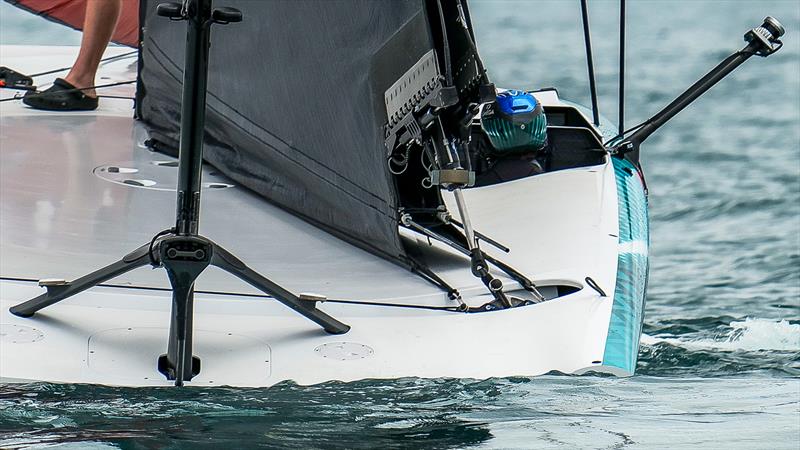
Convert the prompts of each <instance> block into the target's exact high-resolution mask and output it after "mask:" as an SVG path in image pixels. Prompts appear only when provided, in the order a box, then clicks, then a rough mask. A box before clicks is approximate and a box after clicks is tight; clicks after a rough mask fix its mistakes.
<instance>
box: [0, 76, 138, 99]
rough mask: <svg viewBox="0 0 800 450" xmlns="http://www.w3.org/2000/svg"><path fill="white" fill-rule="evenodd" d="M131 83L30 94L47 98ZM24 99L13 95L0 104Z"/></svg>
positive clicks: (122, 82) (21, 96)
mask: <svg viewBox="0 0 800 450" xmlns="http://www.w3.org/2000/svg"><path fill="white" fill-rule="evenodd" d="M133 83H136V80H130V81H120V82H117V83H109V84H98V85H96V86H89V87H85V88H74V89H62V90H60V91H55V92H45V91H42V92H38V93H36V94H32V95H36V96H37V97H48V96H52V95H57V94H63V93H65V92H76V91H88V90H89V89H102V88H110V87H114V86H122V85H124V84H133ZM24 97H25V96H24V95H15V96H13V97H9V98H4V99H2V100H0V103H1V102H10V101H12V100H22V99H23V98H24Z"/></svg>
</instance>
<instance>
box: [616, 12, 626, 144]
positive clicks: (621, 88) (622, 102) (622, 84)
mask: <svg viewBox="0 0 800 450" xmlns="http://www.w3.org/2000/svg"><path fill="white" fill-rule="evenodd" d="M617 125H618V126H619V134H622V133H624V132H625V0H619V120H618V121H617Z"/></svg>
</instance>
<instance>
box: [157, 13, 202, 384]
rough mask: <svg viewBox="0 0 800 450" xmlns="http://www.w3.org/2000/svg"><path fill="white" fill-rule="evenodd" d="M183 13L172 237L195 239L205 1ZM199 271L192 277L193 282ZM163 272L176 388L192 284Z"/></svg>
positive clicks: (184, 359) (183, 369)
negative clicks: (166, 278) (170, 304)
mask: <svg viewBox="0 0 800 450" xmlns="http://www.w3.org/2000/svg"><path fill="white" fill-rule="evenodd" d="M183 8H184V10H185V20H186V26H187V27H188V28H187V32H186V54H185V62H184V68H183V93H182V99H181V137H180V145H179V154H178V160H179V161H178V188H177V211H176V214H175V216H176V219H175V221H176V223H175V233H176V234H177V235H179V236H197V235H198V229H199V224H200V190H201V188H202V183H201V181H202V175H203V135H204V132H205V116H206V88H207V84H208V49H209V42H210V36H209V34H210V32H211V0H184V2H183ZM203 267H205V266H203ZM199 271H202V269H199ZM199 271H198V272H197V273H195V274H194V275H193V277H194V278H196V276H197V275H198V274H199ZM167 272H168V274H169V275H170V281H172V284H173V293H172V297H173V299H172V301H173V307H172V315H171V320H170V338H169V344H168V349H167V361H168V363H169V364H171V365H174V373H175V384H176V385H177V386H181V385H183V381H184V380H188V379H191V378H192V376H193V373H192V334H193V333H192V331H193V330H192V328H193V327H192V317H193V316H194V278H193V277H188V278H187V280H184V281H183V282H180V280H173V278H180V275H176V274H174V273H173V269H172V268H171V267H167ZM184 276H185V275H184ZM187 283H188V284H189V286H188V288H187V287H186V286H184V285H185V284H187ZM176 286H177V287H176Z"/></svg>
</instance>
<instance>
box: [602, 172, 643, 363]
mask: <svg viewBox="0 0 800 450" xmlns="http://www.w3.org/2000/svg"><path fill="white" fill-rule="evenodd" d="M612 161H613V165H614V174H615V176H616V180H617V197H618V199H619V244H620V245H619V255H618V257H617V286H616V289H615V291H614V304H613V306H612V308H611V322H610V323H609V326H608V338H607V340H606V348H605V353H604V354H603V365H606V366H613V367H616V368H619V369H622V370H623V371H625V372H628V373H631V374H633V372H634V370H635V369H636V360H637V357H638V356H639V338H640V337H641V334H642V321H643V319H644V303H645V291H646V290H647V277H648V270H649V264H648V252H649V247H650V230H649V219H648V216H647V195H646V194H645V191H644V185H643V183H642V180H641V178H640V177H639V174H638V172H637V170H636V167H635V166H634V165H633V163H631V162H630V161H628V160H625V159H620V158H612Z"/></svg>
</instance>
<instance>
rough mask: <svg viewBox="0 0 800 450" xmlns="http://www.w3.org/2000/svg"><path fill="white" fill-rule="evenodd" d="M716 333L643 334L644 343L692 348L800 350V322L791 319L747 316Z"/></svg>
mask: <svg viewBox="0 0 800 450" xmlns="http://www.w3.org/2000/svg"><path fill="white" fill-rule="evenodd" d="M726 328H727V329H726V330H723V331H722V332H717V333H715V334H714V335H713V336H682V337H668V336H658V335H656V336H650V335H647V334H643V335H642V340H641V342H642V344H643V345H647V346H651V347H652V346H655V345H656V344H659V343H666V344H670V345H674V346H677V347H683V348H686V349H689V350H721V351H740V350H742V351H782V352H783V351H788V352H800V324H798V323H792V322H790V321H789V320H786V319H782V320H778V321H776V320H771V319H759V318H750V317H748V318H745V319H744V320H741V321H733V322H731V323H730V325H729V326H728V327H726Z"/></svg>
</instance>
